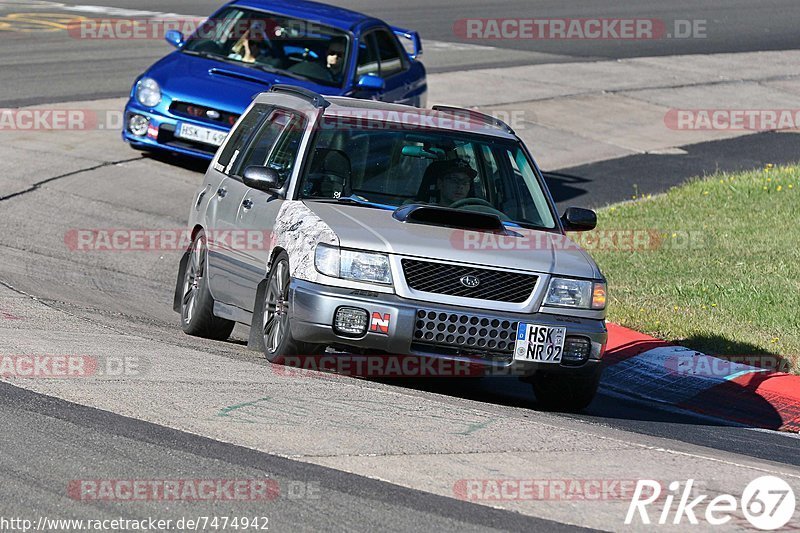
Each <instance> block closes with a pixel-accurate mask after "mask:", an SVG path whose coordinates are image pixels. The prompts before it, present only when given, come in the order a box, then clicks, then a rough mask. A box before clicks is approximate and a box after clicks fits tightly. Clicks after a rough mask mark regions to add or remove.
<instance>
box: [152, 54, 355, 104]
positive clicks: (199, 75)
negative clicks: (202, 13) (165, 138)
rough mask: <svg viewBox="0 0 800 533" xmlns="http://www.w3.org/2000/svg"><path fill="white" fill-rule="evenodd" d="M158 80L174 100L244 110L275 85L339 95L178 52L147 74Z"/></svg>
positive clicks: (314, 86) (163, 90)
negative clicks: (257, 96)
mask: <svg viewBox="0 0 800 533" xmlns="http://www.w3.org/2000/svg"><path fill="white" fill-rule="evenodd" d="M145 76H148V77H151V78H153V79H155V80H156V81H157V82H158V84H159V85H160V86H161V90H162V92H163V93H164V94H165V95H166V96H167V97H169V98H170V99H171V100H179V101H183V102H188V103H193V104H198V105H203V106H206V107H213V108H215V109H220V110H223V111H229V112H231V113H241V112H243V111H244V110H245V108H247V106H248V105H250V102H251V101H252V100H253V98H254V97H255V96H256V95H258V94H260V93H262V92H266V91H269V89H270V87H272V86H273V85H275V84H278V83H281V84H290V85H296V86H299V87H304V88H307V89H310V90H312V91H315V92H318V93H323V94H339V93H340V92H341V91H340V90H338V89H335V88H332V87H326V86H323V85H317V84H315V83H310V82H307V81H305V80H298V79H295V78H292V77H290V76H285V75H282V74H271V73H269V72H263V71H260V70H257V69H254V68H249V67H245V66H240V65H237V64H235V63H231V62H227V61H215V60H213V59H207V58H204V57H198V56H193V55H190V54H186V53H182V52H179V51H176V52H173V53H171V54H169V55H168V56H166V57H164V58H163V59H161V60H160V61H159V62H157V63H156V64H155V65H153V66H152V67H150V69H149V70H148V71H147V72H146V73H145Z"/></svg>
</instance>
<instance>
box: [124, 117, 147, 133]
mask: <svg viewBox="0 0 800 533" xmlns="http://www.w3.org/2000/svg"><path fill="white" fill-rule="evenodd" d="M149 125H150V119H148V118H147V117H145V116H142V115H131V118H129V119H128V130H129V131H130V132H131V133H133V134H134V135H136V136H137V137H144V136H145V135H147V126H149Z"/></svg>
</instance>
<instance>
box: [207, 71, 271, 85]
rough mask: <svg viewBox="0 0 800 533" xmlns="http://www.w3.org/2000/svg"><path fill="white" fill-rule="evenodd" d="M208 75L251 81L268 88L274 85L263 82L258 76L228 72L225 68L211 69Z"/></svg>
mask: <svg viewBox="0 0 800 533" xmlns="http://www.w3.org/2000/svg"><path fill="white" fill-rule="evenodd" d="M208 73H209V74H210V75H212V76H223V77H225V78H233V79H235V80H243V81H249V82H252V83H258V84H259V85H266V86H267V87H269V86H270V85H272V84H271V83H270V82H268V81H266V80H263V79H261V78H259V77H257V76H251V75H250V74H244V73H242V72H236V71H235V70H227V69H224V68H212V69H209V71H208Z"/></svg>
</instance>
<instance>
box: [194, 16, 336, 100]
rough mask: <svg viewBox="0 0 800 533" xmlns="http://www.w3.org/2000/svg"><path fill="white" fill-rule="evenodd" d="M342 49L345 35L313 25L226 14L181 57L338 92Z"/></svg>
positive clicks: (207, 23)
mask: <svg viewBox="0 0 800 533" xmlns="http://www.w3.org/2000/svg"><path fill="white" fill-rule="evenodd" d="M348 43H349V39H348V37H347V34H346V33H345V32H343V31H340V30H336V29H333V28H328V27H325V26H320V25H319V24H318V23H315V22H311V21H305V20H301V19H295V18H290V17H284V16H279V15H272V14H269V13H263V12H259V11H252V10H248V9H240V8H230V9H226V10H223V11H222V12H220V13H219V14H218V15H217V16H215V17H213V18H211V19H208V20H207V21H205V22H204V23H203V25H201V26H200V28H199V29H198V30H197V32H195V33H194V34H193V35H192V36H191V37H190V38H189V40H188V42H187V43H186V45H185V46H184V47H183V51H184V52H188V53H195V54H202V55H207V56H211V57H215V58H220V59H224V60H228V61H234V62H237V63H241V64H243V65H245V66H249V67H252V68H258V69H261V70H267V71H274V72H278V73H284V74H288V75H291V76H294V77H297V78H300V79H306V80H309V81H312V82H315V83H319V84H321V85H328V86H333V87H341V86H342V85H343V82H344V74H345V73H344V71H345V66H346V65H347V57H348V55H347V53H348V48H349V46H348Z"/></svg>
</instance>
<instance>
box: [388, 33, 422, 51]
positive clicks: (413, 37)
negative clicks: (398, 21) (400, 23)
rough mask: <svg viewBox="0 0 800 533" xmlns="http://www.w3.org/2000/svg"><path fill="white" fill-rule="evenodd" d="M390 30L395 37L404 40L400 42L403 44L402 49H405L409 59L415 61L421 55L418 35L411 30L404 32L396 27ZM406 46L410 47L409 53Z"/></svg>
mask: <svg viewBox="0 0 800 533" xmlns="http://www.w3.org/2000/svg"><path fill="white" fill-rule="evenodd" d="M391 28H392V31H393V32H394V34H395V35H397V36H398V37H400V38H401V39H404V40H401V41H400V42H401V43H402V44H403V48H405V50H406V53H407V54H408V55H409V57H411V59H417V58H418V57H419V56H421V55H422V39H420V38H419V33H417V32H415V31H411V30H404V29H403V28H398V27H396V26H392V27H391ZM408 44H410V45H411V51H409V49H408V48H409V47H408Z"/></svg>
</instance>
